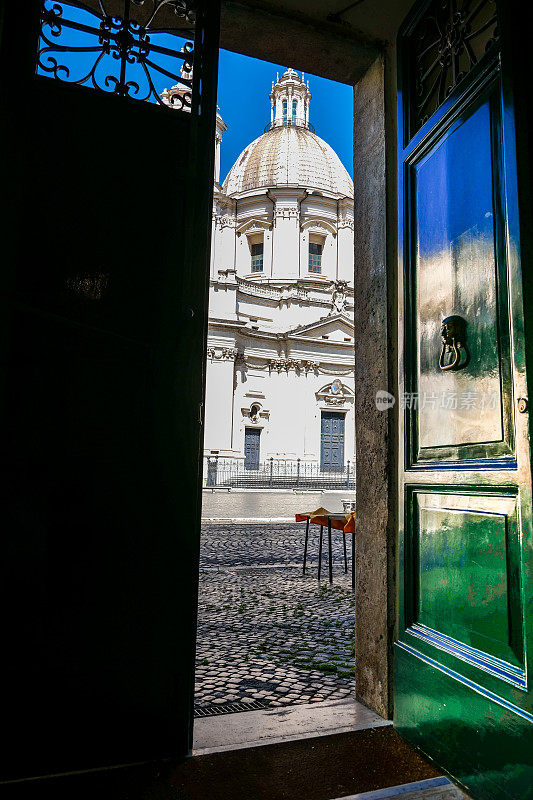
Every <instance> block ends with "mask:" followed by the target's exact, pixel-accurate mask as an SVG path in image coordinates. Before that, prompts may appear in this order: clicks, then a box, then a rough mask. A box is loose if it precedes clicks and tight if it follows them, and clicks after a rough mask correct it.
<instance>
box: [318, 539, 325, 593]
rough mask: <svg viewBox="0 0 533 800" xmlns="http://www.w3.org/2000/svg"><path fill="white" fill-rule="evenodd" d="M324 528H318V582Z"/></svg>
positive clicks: (320, 569)
mask: <svg viewBox="0 0 533 800" xmlns="http://www.w3.org/2000/svg"><path fill="white" fill-rule="evenodd" d="M323 530H324V528H323V526H322V525H321V526H320V544H319V545H318V580H320V573H321V571H322V532H323Z"/></svg>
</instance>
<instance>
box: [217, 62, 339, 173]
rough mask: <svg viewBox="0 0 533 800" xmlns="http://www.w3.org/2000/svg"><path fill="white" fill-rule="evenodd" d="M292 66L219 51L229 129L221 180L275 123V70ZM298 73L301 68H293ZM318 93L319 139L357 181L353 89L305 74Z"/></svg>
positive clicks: (315, 119) (314, 114)
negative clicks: (272, 102) (272, 96)
mask: <svg viewBox="0 0 533 800" xmlns="http://www.w3.org/2000/svg"><path fill="white" fill-rule="evenodd" d="M288 66H294V65H292V64H285V65H281V64H271V63H269V62H268V61H259V60H258V59H256V58H250V57H249V56H241V55H238V54H237V53H230V52H228V51H227V50H221V51H220V59H219V69H218V105H219V107H220V113H221V114H222V119H223V120H224V122H225V123H226V125H227V126H228V130H227V131H226V132H225V134H224V138H223V139H222V151H221V169H220V172H221V179H222V180H224V178H225V177H226V175H227V173H228V171H229V170H230V168H231V167H232V166H233V164H234V163H235V161H236V160H237V157H238V156H239V154H240V153H241V152H242V151H243V150H244V148H245V147H246V145H248V144H250V142H251V141H253V140H254V139H256V138H257V137H258V136H260V135H261V134H262V133H263V129H264V127H265V125H266V124H267V123H268V122H270V100H269V99H268V93H269V91H270V89H271V87H272V81H273V80H274V81H275V80H276V72H279V73H280V75H281V74H282V73H283V72H285V70H286V69H287V67H288ZM294 68H295V69H296V67H294ZM305 78H306V80H307V79H309V88H310V90H311V93H312V95H313V97H312V99H311V104H310V108H309V121H310V122H311V123H312V125H314V126H315V130H316V133H317V135H318V136H320V137H321V138H322V139H325V140H326V142H327V143H328V144H329V145H330V146H331V147H332V148H333V149H334V150H335V152H336V153H337V154H338V156H339V158H340V160H341V161H342V163H343V164H344V166H345V167H346V169H347V170H348V173H349V175H350V176H351V177H353V87H352V86H347V85H346V84H343V83H336V82H334V81H328V80H326V79H325V78H319V77H317V76H316V75H311V74H307V73H306V75H305Z"/></svg>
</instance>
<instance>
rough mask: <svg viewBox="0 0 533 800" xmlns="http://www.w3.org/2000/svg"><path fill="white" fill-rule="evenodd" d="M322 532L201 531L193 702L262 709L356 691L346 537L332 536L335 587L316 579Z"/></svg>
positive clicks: (279, 528)
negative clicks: (259, 703) (305, 558)
mask: <svg viewBox="0 0 533 800" xmlns="http://www.w3.org/2000/svg"><path fill="white" fill-rule="evenodd" d="M319 530H320V529H319V528H318V526H311V530H310V536H309V550H308V569H307V574H306V575H305V576H303V575H302V559H303V549H304V535H305V524H295V523H294V524H271V525H265V524H264V523H262V524H247V525H238V524H206V525H203V526H202V542H201V562H200V598H199V623H198V645H197V660H196V694H195V702H196V706H197V708H199V709H206V708H207V707H208V706H212V705H217V704H223V703H230V702H236V701H240V702H250V701H257V700H260V701H262V702H263V703H265V704H266V705H268V706H281V705H289V704H293V703H312V702H317V701H323V700H338V699H342V698H346V697H348V696H350V695H351V694H353V690H354V677H353V675H354V668H353V658H354V608H353V606H354V596H353V593H352V590H351V583H350V581H351V575H350V569H351V561H350V559H351V552H350V550H351V547H350V542H349V541H348V559H349V571H348V574H345V573H344V563H343V547H342V535H341V534H340V533H339V532H334V533H333V580H334V583H333V586H330V585H329V582H328V580H327V575H328V572H327V565H328V554H327V531H326V530H325V531H324V550H323V558H322V580H321V582H320V583H319V582H318V580H317V565H318V540H319Z"/></svg>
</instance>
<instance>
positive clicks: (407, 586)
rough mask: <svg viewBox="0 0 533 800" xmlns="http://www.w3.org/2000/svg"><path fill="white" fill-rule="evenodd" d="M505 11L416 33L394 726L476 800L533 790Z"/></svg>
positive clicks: (431, 18) (415, 20)
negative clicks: (504, 28) (503, 42)
mask: <svg viewBox="0 0 533 800" xmlns="http://www.w3.org/2000/svg"><path fill="white" fill-rule="evenodd" d="M503 6H504V4H503V3H502V4H499V3H498V4H496V3H494V2H490V1H489V0H481V1H479V0H478V1H477V2H470V0H446V1H445V2H441V0H438V1H437V2H435V0H432V2H424V3H421V4H417V6H416V8H415V10H414V12H413V13H412V14H411V16H410V17H409V19H408V20H407V21H406V23H405V25H404V27H403V29H402V31H401V34H400V37H399V51H400V55H399V95H398V98H399V162H398V173H399V182H400V189H399V208H400V224H399V230H400V254H401V259H402V270H401V279H400V291H399V296H400V297H401V298H402V300H401V305H400V309H399V317H400V320H401V326H402V344H401V346H400V347H401V351H402V356H401V368H400V374H401V385H400V402H401V405H402V411H401V413H400V417H401V437H400V440H401V444H400V448H401V451H400V459H399V460H400V464H401V469H400V487H401V488H400V497H401V500H400V509H401V510H400V533H399V548H400V556H399V588H400V590H399V606H398V616H399V622H398V631H397V636H396V642H395V653H394V660H395V724H396V726H397V728H398V730H399V731H400V732H401V733H402V735H403V736H405V737H406V738H407V739H409V740H410V741H412V742H414V743H415V744H417V745H418V746H420V747H421V748H422V749H423V750H424V751H425V752H426V753H427V754H429V755H430V756H431V757H432V758H433V759H434V760H435V761H436V762H437V763H438V764H440V765H441V766H443V767H444V768H446V769H447V770H448V771H449V772H450V773H451V774H452V775H453V776H455V777H456V778H457V779H459V780H460V781H461V782H462V783H463V784H464V785H465V786H466V787H467V789H469V790H471V792H472V794H473V796H474V797H476V798H483V799H484V798H491V800H502V798H513V800H524V799H525V798H526V797H527V798H530V797H532V794H531V792H532V786H533V761H532V755H531V754H532V752H533V707H532V700H533V688H532V686H533V684H532V678H531V674H532V666H533V664H532V660H531V659H532V653H533V628H532V624H533V615H532V614H531V609H532V608H533V581H532V580H531V576H532V574H533V539H532V526H531V468H530V464H531V453H530V446H529V419H528V417H529V406H528V401H527V380H526V363H525V355H526V349H527V347H526V337H525V334H524V319H525V317H524V305H523V297H522V287H523V282H522V267H523V263H522V262H521V250H520V248H521V237H520V233H521V228H520V224H519V212H518V205H517V191H518V190H517V185H518V183H517V180H518V178H517V167H516V160H515V154H516V142H515V129H514V111H513V100H512V97H511V96H510V94H509V77H508V73H506V69H507V65H508V63H509V61H508V60H506V57H505V51H503V54H502V57H501V58H500V55H501V50H502V48H501V39H500V34H501V31H502V24H501V23H502V22H504V21H505V20H502V19H501V18H500V19H499V18H498V17H499V15H501V14H503V13H506V12H505V11H504V8H503Z"/></svg>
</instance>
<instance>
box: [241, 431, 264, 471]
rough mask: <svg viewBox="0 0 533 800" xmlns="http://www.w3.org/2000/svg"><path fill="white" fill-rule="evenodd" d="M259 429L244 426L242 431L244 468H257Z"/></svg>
mask: <svg viewBox="0 0 533 800" xmlns="http://www.w3.org/2000/svg"><path fill="white" fill-rule="evenodd" d="M260 441H261V431H260V430H258V429H257V428H246V430H245V432H244V469H259V449H260Z"/></svg>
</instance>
